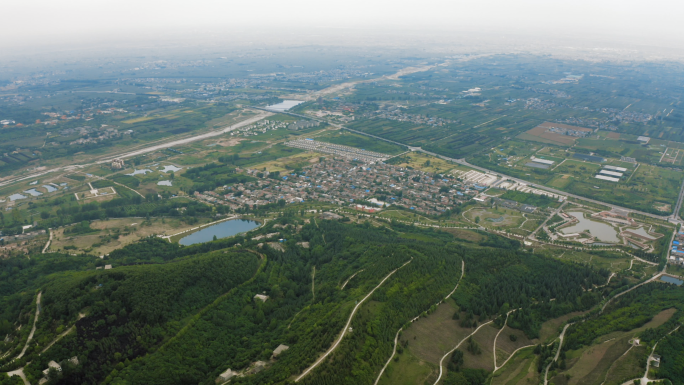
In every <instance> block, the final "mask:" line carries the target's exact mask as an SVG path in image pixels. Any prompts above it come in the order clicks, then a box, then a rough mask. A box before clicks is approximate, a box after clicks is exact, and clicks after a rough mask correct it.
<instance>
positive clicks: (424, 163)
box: [393, 152, 454, 174]
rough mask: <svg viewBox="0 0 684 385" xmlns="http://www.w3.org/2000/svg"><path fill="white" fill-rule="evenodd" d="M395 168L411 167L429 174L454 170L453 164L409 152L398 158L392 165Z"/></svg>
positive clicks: (419, 153)
mask: <svg viewBox="0 0 684 385" xmlns="http://www.w3.org/2000/svg"><path fill="white" fill-rule="evenodd" d="M393 164H394V165H395V166H397V167H411V168H413V169H416V170H421V171H425V172H429V173H438V174H442V173H447V172H449V171H450V170H453V169H454V164H453V163H451V162H447V161H445V160H442V159H439V158H435V157H433V156H430V155H426V154H423V153H422V152H411V153H408V154H405V155H402V156H401V157H400V158H398V163H393Z"/></svg>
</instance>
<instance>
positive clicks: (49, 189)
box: [43, 184, 57, 193]
mask: <svg viewBox="0 0 684 385" xmlns="http://www.w3.org/2000/svg"><path fill="white" fill-rule="evenodd" d="M43 188H44V189H46V190H47V192H49V193H51V192H54V191H57V189H56V188H54V187H52V186H50V185H49V184H45V185H43Z"/></svg>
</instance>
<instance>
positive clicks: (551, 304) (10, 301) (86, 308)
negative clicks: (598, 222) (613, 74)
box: [0, 210, 679, 385]
mask: <svg viewBox="0 0 684 385" xmlns="http://www.w3.org/2000/svg"><path fill="white" fill-rule="evenodd" d="M86 224H87V222H86V223H84V224H79V225H77V226H75V227H74V229H73V231H86V232H87V231H88V228H89V227H88V226H86ZM276 231H277V232H280V233H281V236H282V237H283V238H284V239H286V241H284V242H283V243H280V244H279V245H280V246H283V249H282V250H279V249H277V248H273V247H271V246H269V245H268V244H261V245H259V241H258V240H252V237H253V236H254V235H255V234H259V233H261V234H265V233H272V232H276ZM480 234H481V235H482V236H483V237H482V238H481V240H480V241H479V242H477V243H473V242H460V241H458V240H457V239H456V238H454V237H453V236H452V235H451V234H449V233H446V232H441V231H437V230H435V229H431V228H430V229H422V228H417V227H414V226H409V225H404V224H400V223H392V224H391V225H390V226H387V227H374V226H371V225H370V223H364V224H353V223H345V222H340V221H325V220H320V219H319V220H311V219H306V220H305V219H304V218H302V217H301V216H300V215H299V212H295V211H293V210H285V212H284V213H283V214H281V215H279V216H278V217H277V218H276V219H275V220H273V221H270V222H268V223H267V224H266V225H264V226H263V227H261V228H259V229H257V230H255V231H253V232H251V233H250V234H247V235H243V236H236V237H232V238H225V239H220V240H216V241H213V242H207V243H203V244H197V245H193V246H180V245H178V244H175V243H169V242H168V241H166V240H163V239H160V238H156V237H150V238H145V239H142V240H140V241H139V242H137V243H134V244H131V245H128V246H126V247H124V248H121V249H118V250H115V251H113V252H111V253H110V255H109V256H108V257H107V258H106V259H104V260H101V259H99V258H96V257H94V256H89V255H81V256H70V255H63V254H46V255H39V256H35V257H32V258H31V259H30V260H29V259H19V258H11V259H7V260H3V261H0V269H2V270H0V274H4V275H3V277H7V278H8V279H6V280H2V281H0V294H2V296H1V297H0V300H2V301H3V302H2V304H3V305H6V306H3V308H2V313H1V314H0V315H1V316H2V319H1V320H0V327H3V323H2V320H4V325H5V327H6V328H7V329H8V330H9V329H11V325H12V324H14V323H15V322H17V320H19V322H20V323H21V324H23V325H28V324H30V323H31V322H32V320H33V316H34V314H35V313H34V311H35V307H36V305H35V299H36V295H37V293H38V291H41V292H42V304H41V308H42V314H41V317H40V319H39V321H38V324H37V332H36V335H35V337H34V341H33V342H32V343H31V344H30V345H29V349H28V350H27V354H26V356H25V357H24V358H22V359H21V360H18V361H14V362H10V361H9V360H10V359H11V357H13V356H15V354H14V353H16V352H17V349H19V350H20V346H21V344H16V345H15V348H14V350H13V352H14V353H13V354H11V355H10V356H9V357H8V358H6V359H4V360H3V361H0V365H3V366H2V370H3V371H5V370H11V369H13V368H17V367H20V366H23V365H25V364H26V365H27V366H26V367H25V369H24V372H25V373H26V375H27V376H28V377H29V380H30V381H32V382H33V381H38V380H39V379H40V378H41V377H42V376H43V374H42V371H43V370H44V369H45V368H46V367H47V363H48V362H49V361H51V360H54V361H56V362H58V363H60V364H61V365H62V367H63V370H62V372H61V373H53V378H51V380H50V383H60V384H95V383H98V384H99V383H105V384H109V383H111V384H206V385H209V384H213V383H215V380H216V378H217V377H218V376H219V374H221V373H222V372H224V371H225V370H227V369H229V368H230V369H232V370H233V371H244V372H246V373H248V374H247V375H245V376H244V377H235V378H233V379H232V380H231V383H236V384H279V383H287V382H289V381H291V380H293V379H294V378H295V376H297V375H299V374H301V373H302V372H303V371H304V370H305V369H306V368H307V367H309V366H310V365H311V364H312V363H313V362H314V360H315V359H316V358H317V357H318V356H319V354H320V353H321V352H323V351H325V350H326V349H327V348H328V347H330V345H331V344H332V343H333V341H334V340H335V338H336V337H337V336H338V333H339V332H340V330H341V329H342V328H343V326H344V324H345V323H346V321H347V319H348V317H349V314H350V312H351V310H352V308H353V307H354V306H355V304H357V303H358V301H360V300H361V299H362V298H364V297H365V296H366V295H367V294H368V293H369V292H370V291H371V290H373V288H375V287H376V286H377V285H378V284H379V283H380V282H381V281H382V280H383V278H384V277H386V276H388V274H389V273H391V272H394V273H393V274H392V275H391V276H390V277H389V278H388V279H387V280H386V281H385V282H384V283H383V284H382V285H380V286H378V288H377V290H376V291H375V292H374V293H373V295H372V296H371V297H370V298H368V299H367V300H366V301H365V302H364V303H363V304H362V305H361V306H360V308H359V310H358V311H357V313H356V315H355V317H354V318H353V320H352V322H351V325H350V326H351V330H352V331H351V332H349V333H348V335H347V336H346V337H345V338H344V339H343V340H342V341H341V343H340V344H339V346H338V347H337V349H336V350H335V351H334V352H333V353H332V354H331V355H330V356H329V357H328V358H327V359H326V360H325V361H323V362H322V363H321V364H320V365H319V366H317V367H316V368H315V369H314V370H312V371H311V372H310V373H309V374H308V375H307V376H305V377H304V378H303V379H302V381H300V382H301V383H303V384H311V385H314V384H320V385H327V384H372V383H373V382H374V380H375V378H376V377H377V375H378V373H379V370H380V368H381V367H382V366H383V365H384V363H385V361H386V360H387V358H388V357H389V355H390V354H391V351H392V349H393V341H394V335H395V333H396V332H397V330H399V328H401V327H402V326H403V325H405V324H406V323H407V322H408V321H409V320H410V319H412V318H413V317H416V316H421V315H427V314H429V313H431V312H432V311H433V310H434V309H435V308H436V306H435V305H436V304H437V303H439V302H440V301H441V300H443V299H444V297H445V296H447V295H448V294H449V293H450V292H451V291H452V290H453V289H454V287H455V285H456V284H457V283H458V282H459V277H460V276H461V261H463V262H464V263H465V267H466V270H465V275H464V279H463V281H462V282H461V283H460V284H459V289H458V290H457V291H456V293H455V294H454V295H453V296H452V298H453V299H454V300H455V301H456V303H457V304H458V306H459V307H460V308H461V310H462V311H464V312H466V314H467V315H466V317H461V320H460V321H458V322H461V324H462V326H465V327H475V326H477V325H478V324H479V323H481V322H486V321H488V320H492V319H494V320H495V325H498V326H499V327H501V326H502V324H503V317H501V315H502V314H505V313H506V312H507V311H508V310H511V309H516V308H521V309H520V310H519V311H517V312H514V313H512V314H511V317H510V318H509V320H508V325H509V326H511V327H513V328H516V329H520V330H523V331H524V332H525V333H526V334H527V335H528V336H529V337H531V338H534V337H537V336H538V335H539V329H540V326H541V324H542V323H543V322H544V321H545V320H548V319H551V318H554V317H558V316H560V315H564V314H567V313H570V312H573V311H578V310H587V309H590V308H592V307H593V306H595V305H597V304H598V303H599V302H600V301H601V300H602V297H603V296H604V295H608V294H609V293H610V292H611V291H613V290H615V289H616V287H615V286H614V285H609V286H606V287H603V288H601V289H598V288H597V286H600V285H603V284H605V282H606V279H607V277H608V275H609V272H608V271H607V270H596V269H594V268H591V267H589V266H587V265H581V264H577V263H572V262H564V261H561V260H558V259H554V258H549V257H546V256H544V255H541V254H533V253H530V252H529V251H526V250H524V249H522V248H521V247H520V243H519V242H518V241H515V240H510V239H507V238H503V237H500V236H498V235H494V234H491V233H485V232H481V233H480ZM300 242H308V245H307V246H308V247H302V245H301V243H300ZM104 264H111V265H112V266H114V268H113V269H111V270H97V269H96V268H97V267H102V266H103V265H104ZM395 270H396V271H395ZM352 276H353V279H350V277H352ZM343 286H344V287H343ZM652 286H656V285H652ZM669 287H670V286H667V287H663V288H659V289H658V290H660V291H658V292H657V293H661V292H662V294H658V295H655V294H654V295H651V296H650V297H653V298H661V299H660V300H658V301H653V300H651V301H650V302H648V301H646V300H640V301H642V302H644V303H647V302H648V306H650V307H649V308H648V309H647V310H644V313H645V314H646V313H648V314H651V316H652V313H653V312H654V311H656V310H657V309H662V308H663V306H664V303H665V302H667V301H668V300H671V299H673V298H675V297H672V296H676V295H679V294H677V293H678V291H677V290H676V289H670V288H669ZM590 289H591V290H590ZM648 290H654V289H652V288H651V287H649V286H645V287H643V288H640V289H638V290H635V291H634V292H633V293H629V294H627V295H625V296H623V297H621V298H620V300H619V301H616V302H615V303H614V304H611V305H610V306H609V307H608V308H607V310H606V313H604V314H606V316H607V315H608V314H613V313H616V312H617V311H619V308H620V306H623V304H628V303H630V302H628V301H632V302H634V303H637V302H639V301H637V300H636V298H642V297H643V293H645V292H647V291H648ZM257 294H260V295H265V296H268V298H267V299H266V300H265V301H263V300H260V299H258V298H255V296H256V295H257ZM670 297H672V298H670ZM677 298H678V297H677ZM639 303H641V302H639ZM615 309H618V310H615ZM648 314H647V315H646V316H644V317H635V319H634V320H632V321H631V322H632V323H633V324H635V325H640V324H643V323H645V322H646V321H647V319H648ZM601 317H605V316H603V315H602V316H601ZM591 322H594V321H592V320H591V319H589V320H588V321H587V322H585V324H590V323H591ZM596 322H599V321H596ZM600 322H601V323H600V325H598V324H597V325H595V326H594V328H595V329H596V330H597V332H598V333H606V330H611V329H610V328H615V326H610V325H612V323H611V322H607V321H606V319H601V321H600ZM465 323H468V325H466V324H465ZM582 325H584V324H582ZM631 325H632V324H630V327H631ZM72 327H73V328H74V331H75V332H72V333H67V334H66V335H65V336H64V337H63V338H62V339H61V340H59V341H57V342H56V343H55V344H54V345H53V346H52V347H51V348H50V349H49V350H47V351H46V352H45V353H43V354H39V353H40V352H41V350H42V349H43V347H44V346H47V345H48V344H49V343H50V341H51V340H52V339H53V338H54V336H55V335H57V334H59V333H62V332H65V331H69V330H70V328H72ZM28 329H29V328H28V327H27V328H25V329H24V328H22V330H28ZM650 333H652V334H653V335H654V336H660V335H661V334H662V333H661V331H660V329H658V330H655V331H650ZM659 333H660V334H659ZM591 335H592V334H591V332H590V331H582V330H575V329H571V330H569V337H568V342H569V344H574V345H573V346H577V345H578V344H583V343H587V342H586V341H585V339H587V338H591ZM21 338H22V339H23V340H25V338H26V337H25V336H23V335H22V336H21ZM654 338H655V337H654ZM281 344H284V345H287V346H289V349H288V350H287V351H285V352H284V353H282V354H280V355H279V356H278V358H277V359H274V358H272V353H273V351H274V349H275V348H276V347H277V346H279V345H281ZM72 357H77V358H78V361H79V364H78V365H75V364H73V363H72V362H69V361H68V360H69V359H70V358H72ZM452 360H453V358H452ZM257 361H262V362H263V363H264V366H263V370H260V371H256V370H254V365H255V363H256V362H257ZM29 362H30V363H29ZM488 375H489V373H488V372H486V371H483V370H474V369H470V368H463V367H462V366H461V365H460V364H458V359H457V358H456V361H455V362H454V363H452V364H450V370H449V371H448V373H447V374H446V377H445V383H446V384H471V385H473V384H483V383H484V382H485V380H486V378H487V377H488Z"/></svg>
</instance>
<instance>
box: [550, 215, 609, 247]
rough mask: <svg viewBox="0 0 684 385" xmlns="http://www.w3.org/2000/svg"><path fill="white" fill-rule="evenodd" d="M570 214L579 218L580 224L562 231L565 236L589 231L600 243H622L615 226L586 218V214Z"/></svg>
mask: <svg viewBox="0 0 684 385" xmlns="http://www.w3.org/2000/svg"><path fill="white" fill-rule="evenodd" d="M568 214H570V215H572V216H573V217H575V218H577V220H578V221H579V223H575V224H574V225H572V226H569V227H564V228H562V229H561V230H560V231H561V232H562V233H563V234H572V233H581V232H583V231H585V230H589V233H591V235H592V236H594V237H596V238H598V239H599V240H600V241H603V242H610V243H619V242H620V240H619V239H618V237H617V234H618V233H617V231H616V230H615V228H613V226H611V225H609V224H606V223H602V222H596V221H592V220H591V219H588V218H585V217H584V215H585V214H584V213H583V212H581V211H578V212H571V213H568Z"/></svg>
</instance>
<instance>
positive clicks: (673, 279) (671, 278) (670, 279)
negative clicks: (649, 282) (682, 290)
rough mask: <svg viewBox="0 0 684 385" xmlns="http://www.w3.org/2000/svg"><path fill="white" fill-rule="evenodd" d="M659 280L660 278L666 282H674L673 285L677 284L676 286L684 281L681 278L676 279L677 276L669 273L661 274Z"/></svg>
mask: <svg viewBox="0 0 684 385" xmlns="http://www.w3.org/2000/svg"><path fill="white" fill-rule="evenodd" d="M660 280H661V281H665V282H667V283H673V284H675V285H677V286H682V283H684V281H682V280H681V279H677V278H675V277H670V276H669V275H663V276H661V277H660Z"/></svg>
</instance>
